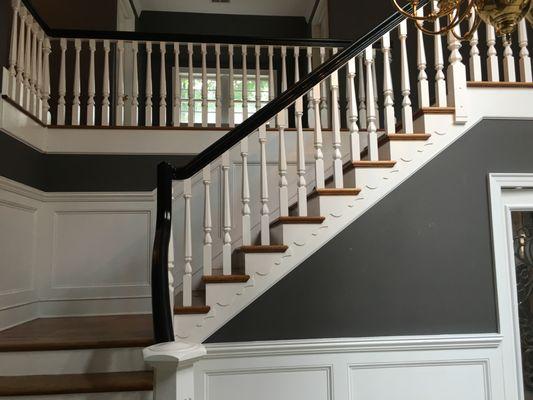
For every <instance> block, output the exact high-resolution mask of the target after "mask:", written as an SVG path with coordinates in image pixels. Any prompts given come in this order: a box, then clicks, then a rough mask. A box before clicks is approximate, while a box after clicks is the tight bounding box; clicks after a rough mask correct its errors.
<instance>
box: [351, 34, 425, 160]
mask: <svg viewBox="0 0 533 400" xmlns="http://www.w3.org/2000/svg"><path fill="white" fill-rule="evenodd" d="M381 47H382V51H383V109H384V115H383V122H384V124H385V132H386V133H395V132H396V119H395V117H394V92H393V90H392V75H391V69H390V58H391V54H390V52H391V49H390V34H389V33H388V32H387V33H385V34H384V35H383V37H382V38H381ZM426 85H427V80H426ZM428 103H429V100H428ZM428 105H429V104H428ZM354 161H356V160H354Z"/></svg>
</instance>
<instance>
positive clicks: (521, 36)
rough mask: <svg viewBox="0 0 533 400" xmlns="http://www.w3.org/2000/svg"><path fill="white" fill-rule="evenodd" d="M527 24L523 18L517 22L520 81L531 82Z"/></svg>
mask: <svg viewBox="0 0 533 400" xmlns="http://www.w3.org/2000/svg"><path fill="white" fill-rule="evenodd" d="M527 44H528V42H527V26H526V21H525V19H522V21H520V22H519V24H518V47H520V53H519V55H520V61H519V62H518V64H519V67H520V81H521V82H531V81H532V77H531V59H530V58H529V50H528V49H527Z"/></svg>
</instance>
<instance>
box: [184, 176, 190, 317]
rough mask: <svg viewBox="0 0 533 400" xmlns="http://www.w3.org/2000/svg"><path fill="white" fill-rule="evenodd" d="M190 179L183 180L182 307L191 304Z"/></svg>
mask: <svg viewBox="0 0 533 400" xmlns="http://www.w3.org/2000/svg"><path fill="white" fill-rule="evenodd" d="M191 198H192V185H191V179H190V178H189V179H185V180H184V181H183V199H184V201H185V227H184V238H185V243H184V245H185V248H184V252H183V254H184V255H185V256H184V260H185V265H184V268H183V307H191V306H192V226H191Z"/></svg>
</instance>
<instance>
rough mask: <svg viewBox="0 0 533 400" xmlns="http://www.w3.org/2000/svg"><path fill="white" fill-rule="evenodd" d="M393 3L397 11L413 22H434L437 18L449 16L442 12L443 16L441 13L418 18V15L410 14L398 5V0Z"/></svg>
mask: <svg viewBox="0 0 533 400" xmlns="http://www.w3.org/2000/svg"><path fill="white" fill-rule="evenodd" d="M392 2H393V3H394V6H395V7H396V9H397V11H398V12H399V13H400V14H402V15H403V16H404V17H406V18H409V19H412V20H416V21H434V20H435V19H437V18H442V17H446V16H447V15H448V14H449V13H446V12H442V14H441V12H440V11H439V12H438V13H436V14H432V15H428V16H418V15H415V14H410V13H408V12H407V11H404V10H403V8H402V7H401V6H400V5H399V4H398V1H397V0H392Z"/></svg>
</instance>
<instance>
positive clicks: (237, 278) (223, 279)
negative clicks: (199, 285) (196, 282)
mask: <svg viewBox="0 0 533 400" xmlns="http://www.w3.org/2000/svg"><path fill="white" fill-rule="evenodd" d="M249 279H250V275H204V276H203V277H202V280H203V281H204V283H244V282H248V280H249Z"/></svg>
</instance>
